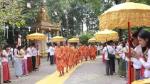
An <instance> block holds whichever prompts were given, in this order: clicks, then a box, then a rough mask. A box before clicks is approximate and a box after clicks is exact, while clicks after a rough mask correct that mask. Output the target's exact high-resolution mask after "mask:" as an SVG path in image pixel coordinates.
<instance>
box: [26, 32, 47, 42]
mask: <svg viewBox="0 0 150 84" xmlns="http://www.w3.org/2000/svg"><path fill="white" fill-rule="evenodd" d="M26 38H27V39H28V40H38V41H41V40H46V38H47V36H46V35H44V34H42V33H33V34H29V35H27V36H26Z"/></svg>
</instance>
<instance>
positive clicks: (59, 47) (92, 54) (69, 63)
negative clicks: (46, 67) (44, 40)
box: [48, 43, 97, 76]
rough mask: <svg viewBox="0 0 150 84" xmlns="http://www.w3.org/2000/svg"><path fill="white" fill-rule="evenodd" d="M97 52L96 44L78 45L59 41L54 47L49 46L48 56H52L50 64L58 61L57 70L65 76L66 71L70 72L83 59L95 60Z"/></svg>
mask: <svg viewBox="0 0 150 84" xmlns="http://www.w3.org/2000/svg"><path fill="white" fill-rule="evenodd" d="M96 52H97V49H96V46H95V45H89V46H86V45H82V46H76V45H72V44H71V45H70V44H68V45H66V44H65V45H63V44H61V43H58V44H56V45H55V46H53V47H52V46H50V47H49V49H48V58H50V64H54V62H55V63H56V66H57V70H58V71H59V73H60V75H59V76H63V75H64V73H65V71H66V72H68V71H69V70H70V69H72V68H73V67H74V66H76V65H77V64H79V63H81V62H82V61H83V60H86V61H87V60H95V59H96ZM54 56H55V57H54ZM54 58H55V59H54Z"/></svg>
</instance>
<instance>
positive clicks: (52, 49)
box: [48, 46, 55, 56]
mask: <svg viewBox="0 0 150 84" xmlns="http://www.w3.org/2000/svg"><path fill="white" fill-rule="evenodd" d="M48 51H49V52H50V56H52V55H54V51H55V49H54V47H52V46H50V47H49V48H48Z"/></svg>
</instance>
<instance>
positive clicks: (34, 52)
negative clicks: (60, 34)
mask: <svg viewBox="0 0 150 84" xmlns="http://www.w3.org/2000/svg"><path fill="white" fill-rule="evenodd" d="M37 54H38V51H37V49H36V48H35V47H33V48H32V56H37Z"/></svg>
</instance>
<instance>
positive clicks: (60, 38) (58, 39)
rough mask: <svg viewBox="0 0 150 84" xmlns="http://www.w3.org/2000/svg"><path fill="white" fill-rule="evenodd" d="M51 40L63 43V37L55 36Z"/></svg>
mask: <svg viewBox="0 0 150 84" xmlns="http://www.w3.org/2000/svg"><path fill="white" fill-rule="evenodd" d="M51 40H52V42H63V41H65V39H64V37H62V36H55V37H53V38H52V39H51Z"/></svg>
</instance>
